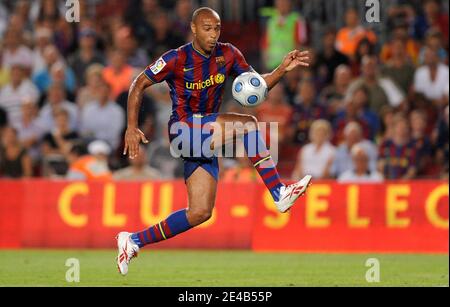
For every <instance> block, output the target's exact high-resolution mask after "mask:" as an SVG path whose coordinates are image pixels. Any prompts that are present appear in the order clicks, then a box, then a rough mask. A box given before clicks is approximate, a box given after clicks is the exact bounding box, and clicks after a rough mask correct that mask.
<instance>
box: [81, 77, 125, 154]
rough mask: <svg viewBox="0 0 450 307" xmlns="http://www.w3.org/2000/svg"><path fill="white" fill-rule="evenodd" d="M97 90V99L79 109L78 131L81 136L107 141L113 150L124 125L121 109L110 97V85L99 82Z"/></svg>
mask: <svg viewBox="0 0 450 307" xmlns="http://www.w3.org/2000/svg"><path fill="white" fill-rule="evenodd" d="M97 92H98V96H97V100H96V101H95V102H92V103H90V104H89V105H87V106H86V107H85V108H83V110H82V111H81V116H80V132H81V135H82V136H83V137H91V138H94V139H97V140H103V141H105V142H107V143H108V144H109V146H111V148H112V149H113V150H115V149H117V147H118V145H119V142H120V138H121V136H122V129H123V128H124V125H125V122H124V114H123V110H122V108H121V107H120V106H119V105H118V104H117V103H116V102H115V101H113V100H111V99H110V93H111V87H110V86H109V84H107V83H105V82H103V83H101V84H100V85H99V87H98V89H97Z"/></svg>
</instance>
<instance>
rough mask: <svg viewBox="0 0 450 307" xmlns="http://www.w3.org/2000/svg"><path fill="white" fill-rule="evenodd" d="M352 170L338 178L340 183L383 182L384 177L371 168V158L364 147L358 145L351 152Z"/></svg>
mask: <svg viewBox="0 0 450 307" xmlns="http://www.w3.org/2000/svg"><path fill="white" fill-rule="evenodd" d="M351 159H352V165H353V166H352V168H351V169H348V170H347V171H345V172H343V173H342V174H341V175H339V177H338V182H341V183H349V182H355V183H356V182H358V183H369V182H372V183H373V182H382V181H383V176H382V175H381V174H380V173H378V172H377V171H376V170H373V169H371V168H370V167H369V156H368V154H367V153H366V150H365V148H364V146H362V145H360V144H356V145H355V146H353V147H352V150H351Z"/></svg>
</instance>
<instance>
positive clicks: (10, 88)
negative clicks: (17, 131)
mask: <svg viewBox="0 0 450 307" xmlns="http://www.w3.org/2000/svg"><path fill="white" fill-rule="evenodd" d="M38 98H39V90H38V89H37V87H36V86H35V85H34V84H33V82H31V81H30V80H29V79H27V78H26V77H25V70H24V67H23V66H22V65H21V64H18V63H13V65H12V67H11V81H10V82H9V83H8V84H7V85H5V87H4V88H2V89H1V90H0V107H2V108H3V109H4V110H5V111H6V112H7V114H8V122H9V123H10V125H12V126H16V125H17V123H18V122H20V121H21V120H22V109H21V108H22V101H24V100H25V99H31V100H34V101H37V100H38Z"/></svg>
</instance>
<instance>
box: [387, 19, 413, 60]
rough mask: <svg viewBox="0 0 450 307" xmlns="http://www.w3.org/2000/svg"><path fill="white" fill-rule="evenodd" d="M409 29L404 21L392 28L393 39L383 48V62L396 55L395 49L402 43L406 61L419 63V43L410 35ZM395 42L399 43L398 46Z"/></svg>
mask: <svg viewBox="0 0 450 307" xmlns="http://www.w3.org/2000/svg"><path fill="white" fill-rule="evenodd" d="M408 31H409V29H408V25H407V24H403V23H402V24H400V25H398V26H396V27H395V28H394V29H393V30H392V33H391V40H390V41H388V42H386V43H385V44H384V45H383V47H382V48H381V52H380V59H381V62H383V63H387V62H389V60H391V59H392V57H393V56H394V53H395V50H394V49H395V48H398V47H399V46H400V45H402V47H403V49H404V61H405V62H407V63H410V64H412V65H417V63H418V61H419V44H418V42H417V41H416V40H415V39H414V38H412V37H411V36H410V35H409V33H408ZM394 44H397V46H394Z"/></svg>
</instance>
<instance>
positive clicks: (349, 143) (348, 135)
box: [331, 122, 378, 177]
mask: <svg viewBox="0 0 450 307" xmlns="http://www.w3.org/2000/svg"><path fill="white" fill-rule="evenodd" d="M344 137H345V139H344V142H343V143H342V144H340V145H339V146H338V147H337V149H336V155H335V159H334V161H333V165H332V167H331V173H332V175H333V176H335V177H339V176H340V175H341V174H342V173H344V172H345V171H348V170H351V169H352V168H353V161H352V158H351V149H352V147H353V146H355V145H356V144H358V145H360V146H363V147H364V149H365V151H366V153H367V155H368V157H369V168H370V169H371V170H375V169H376V168H377V158H378V148H377V146H376V145H375V144H374V143H373V142H371V141H369V140H366V139H364V137H363V131H362V128H361V125H360V124H359V123H358V122H349V123H348V124H347V125H346V126H345V128H344Z"/></svg>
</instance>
